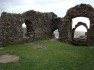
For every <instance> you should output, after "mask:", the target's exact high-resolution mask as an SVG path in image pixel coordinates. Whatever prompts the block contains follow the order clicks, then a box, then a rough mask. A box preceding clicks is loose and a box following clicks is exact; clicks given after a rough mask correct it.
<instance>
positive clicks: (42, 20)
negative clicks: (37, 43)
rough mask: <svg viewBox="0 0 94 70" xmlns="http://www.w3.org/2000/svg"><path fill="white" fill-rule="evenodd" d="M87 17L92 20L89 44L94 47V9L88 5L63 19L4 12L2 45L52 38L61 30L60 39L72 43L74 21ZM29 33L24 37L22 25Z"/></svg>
mask: <svg viewBox="0 0 94 70" xmlns="http://www.w3.org/2000/svg"><path fill="white" fill-rule="evenodd" d="M75 17H87V18H89V20H90V28H89V29H88V33H87V36H88V40H87V42H88V44H89V45H94V8H93V7H92V6H90V5H88V4H80V5H76V6H74V7H72V8H70V9H69V10H68V11H67V12H66V15H65V16H64V17H63V18H62V19H61V18H59V17H57V15H56V14H54V13H53V12H47V13H42V12H38V11H34V10H29V11H26V12H24V13H22V14H15V13H6V12H3V13H2V14H1V17H0V45H2V44H3V45H6V44H9V43H25V42H32V41H34V40H36V39H41V38H51V37H52V34H53V32H54V31H55V30H56V29H58V30H59V39H60V40H61V41H63V42H67V43H71V42H72V37H73V36H72V35H73V34H72V33H73V32H72V19H73V18H75ZM23 23H25V24H26V26H27V28H26V29H27V31H26V34H25V36H26V37H23V29H22V24H23Z"/></svg>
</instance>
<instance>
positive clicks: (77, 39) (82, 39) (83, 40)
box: [72, 22, 88, 45]
mask: <svg viewBox="0 0 94 70" xmlns="http://www.w3.org/2000/svg"><path fill="white" fill-rule="evenodd" d="M81 28H83V30H81ZM87 33H88V26H87V25H86V24H85V23H83V22H78V23H77V25H75V27H74V28H73V30H72V44H74V45H87V41H88V36H87Z"/></svg>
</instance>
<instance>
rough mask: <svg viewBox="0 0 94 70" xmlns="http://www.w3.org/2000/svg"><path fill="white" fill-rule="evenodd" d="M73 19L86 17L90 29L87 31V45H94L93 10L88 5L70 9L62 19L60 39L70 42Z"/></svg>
mask: <svg viewBox="0 0 94 70" xmlns="http://www.w3.org/2000/svg"><path fill="white" fill-rule="evenodd" d="M75 17H87V18H89V20H90V29H89V30H88V34H87V36H88V45H89V44H90V45H93V44H94V8H93V7H92V6H91V5H88V4H80V5H76V6H75V7H72V8H70V9H69V10H68V11H67V13H66V15H65V16H64V18H63V23H62V26H63V27H60V31H61V32H60V33H61V34H60V39H61V40H63V41H65V42H72V19H73V18H75ZM64 29H65V30H64Z"/></svg>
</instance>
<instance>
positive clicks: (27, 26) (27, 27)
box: [22, 20, 34, 38]
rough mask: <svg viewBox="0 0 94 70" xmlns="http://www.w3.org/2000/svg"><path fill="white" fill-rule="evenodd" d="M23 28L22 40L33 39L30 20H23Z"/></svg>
mask: <svg viewBox="0 0 94 70" xmlns="http://www.w3.org/2000/svg"><path fill="white" fill-rule="evenodd" d="M22 28H23V38H27V37H30V38H34V29H33V24H32V22H31V21H30V20H25V23H23V24H22Z"/></svg>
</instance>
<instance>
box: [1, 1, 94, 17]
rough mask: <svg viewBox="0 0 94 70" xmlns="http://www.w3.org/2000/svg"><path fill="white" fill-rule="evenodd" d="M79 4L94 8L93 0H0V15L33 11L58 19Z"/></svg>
mask: <svg viewBox="0 0 94 70" xmlns="http://www.w3.org/2000/svg"><path fill="white" fill-rule="evenodd" d="M81 3H86V4H90V5H92V6H93V7H94V0H0V13H1V12H10V13H23V12H25V11H27V10H35V11H40V12H54V13H55V14H57V15H58V16H59V17H63V16H64V15H65V14H66V11H67V10H68V9H69V8H71V7H73V6H75V5H77V4H81Z"/></svg>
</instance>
